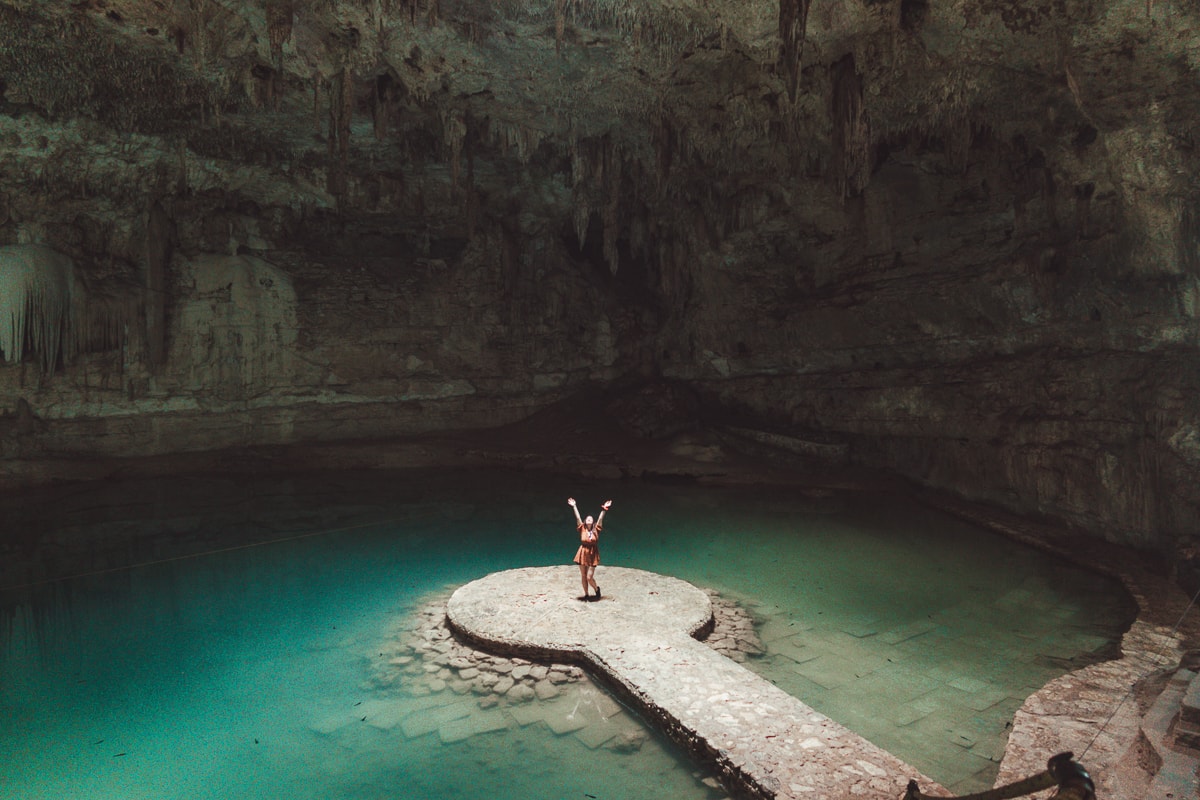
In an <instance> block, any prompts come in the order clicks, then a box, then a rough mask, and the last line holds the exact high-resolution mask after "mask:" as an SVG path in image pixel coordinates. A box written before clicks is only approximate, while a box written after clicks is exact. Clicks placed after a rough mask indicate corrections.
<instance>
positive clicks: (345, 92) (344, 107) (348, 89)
mask: <svg viewBox="0 0 1200 800" xmlns="http://www.w3.org/2000/svg"><path fill="white" fill-rule="evenodd" d="M339 90H340V96H339V98H338V99H339V100H341V109H340V111H339V114H340V116H339V118H338V156H339V158H340V159H341V161H342V167H343V169H344V168H345V166H346V161H347V159H348V158H349V155H350V124H351V122H352V121H353V118H354V77H353V75H352V74H351V72H350V67H349V65H347V66H344V67H342V82H341V86H340V87H339Z"/></svg>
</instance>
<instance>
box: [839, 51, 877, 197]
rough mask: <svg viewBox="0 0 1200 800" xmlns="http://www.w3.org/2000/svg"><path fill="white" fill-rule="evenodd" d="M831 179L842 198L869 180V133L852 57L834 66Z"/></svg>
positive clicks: (860, 79) (858, 189)
mask: <svg viewBox="0 0 1200 800" xmlns="http://www.w3.org/2000/svg"><path fill="white" fill-rule="evenodd" d="M832 72H833V96H832V97H831V98H830V117H831V118H832V121H833V164H832V168H833V173H834V174H833V177H834V183H835V185H836V186H837V188H838V191H839V193H840V194H841V196H842V197H844V198H845V197H850V196H851V195H855V194H858V193H859V192H860V191H862V189H863V187H865V186H866V184H867V179H868V178H869V177H870V171H871V162H870V145H871V142H870V131H869V128H868V125H867V115H866V112H865V110H864V109H863V87H862V77H861V76H860V75H859V74H858V69H857V67H856V66H855V64H854V56H853V55H846V56H844V57H842V58H841V59H840V60H839V61H837V62H836V63H835V64H834V65H833V67H832Z"/></svg>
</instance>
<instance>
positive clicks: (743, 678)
mask: <svg viewBox="0 0 1200 800" xmlns="http://www.w3.org/2000/svg"><path fill="white" fill-rule="evenodd" d="M601 580H602V588H603V590H604V598H603V599H602V600H600V601H598V602H582V601H579V600H577V599H574V598H573V595H572V592H573V591H577V589H578V587H577V582H578V571H577V570H576V569H575V568H574V567H571V566H558V567H529V568H523V569H515V570H508V571H505V572H498V573H494V574H492V575H488V576H487V577H485V578H481V579H480V580H477V581H474V582H472V583H469V584H467V585H466V586H463V587H461V588H459V589H458V590H457V591H455V592H454V594H453V595H452V596H451V597H450V600H449V602H448V603H447V606H446V609H447V612H446V613H447V621H448V623H449V626H450V628H451V630H453V631H454V632H455V633H456V634H457V635H458V636H459V637H461V638H463V639H464V640H466V641H468V642H470V643H472V644H474V645H475V646H477V647H480V648H486V649H488V650H490V651H492V652H495V653H500V654H504V655H507V656H510V657H514V656H515V657H517V658H521V659H540V660H550V661H555V662H563V661H565V662H570V663H574V664H580V665H584V666H585V667H586V668H587V669H588V670H590V671H591V672H593V673H594V674H595V675H596V677H597V678H598V679H600V680H602V681H604V682H605V683H606V684H608V685H609V686H610V687H612V688H613V689H614V690H615V691H616V693H617V695H618V696H619V697H621V698H622V699H623V700H625V701H626V702H627V703H629V704H630V705H632V706H633V707H634V708H636V709H637V710H638V711H639V712H640V713H641V714H642V715H643V716H644V717H645V718H646V719H649V720H651V721H652V722H654V723H656V724H657V725H658V726H659V727H660V728H661V729H662V730H663V731H664V732H665V733H666V734H667V735H668V736H670V737H671V738H672V739H674V740H675V741H676V742H678V743H679V744H681V745H682V746H684V747H685V748H687V749H688V750H689V751H690V752H692V753H693V755H694V756H696V757H697V758H698V759H700V760H701V761H702V762H703V763H706V764H710V765H711V766H712V767H713V768H714V769H715V770H716V772H717V775H718V776H719V779H720V781H721V783H722V784H723V785H724V786H725V787H726V788H727V789H728V790H729V791H731V792H733V793H734V794H737V795H739V796H746V797H755V798H802V797H803V798H812V797H820V798H824V799H827V800H837V798H851V797H864V796H875V797H897V796H900V795H901V794H903V791H904V788H905V785H906V784H907V782H908V781H909V780H910V779H916V780H917V781H918V782H919V783H920V784H921V786H922V787H923V789H924V790H925V791H926V792H937V791H940V787H938V786H937V784H936V783H934V782H933V781H932V780H930V779H929V778H928V777H926V776H924V775H922V774H920V773H919V772H918V771H917V770H916V769H915V768H913V767H911V766H909V765H908V764H905V763H904V762H902V761H900V760H899V759H897V758H896V757H895V756H893V755H891V754H890V753H887V752H886V751H884V750H882V749H880V748H878V747H876V746H875V745H873V744H871V743H870V742H868V741H866V740H865V739H863V738H861V737H859V736H857V735H856V734H854V733H852V732H850V731H849V730H847V729H846V728H844V727H842V726H841V725H839V724H837V723H835V722H833V721H832V720H831V719H829V718H828V717H826V716H824V715H823V714H820V713H818V712H816V711H815V710H813V709H812V708H810V707H808V706H807V705H805V704H804V703H802V702H801V701H799V700H798V699H796V698H794V697H792V696H791V695H788V694H786V693H785V692H783V691H782V690H780V689H779V688H777V687H776V686H774V685H773V684H771V683H768V682H767V681H765V680H763V679H762V678H760V677H759V676H757V675H755V674H754V673H752V672H750V671H749V670H747V669H746V668H745V667H743V666H741V664H739V663H737V662H736V661H735V660H734V659H732V658H729V657H726V655H724V654H723V653H722V652H720V651H718V650H716V649H714V648H712V647H708V646H706V645H704V644H702V643H701V642H699V641H697V640H696V638H694V637H696V636H701V637H703V636H706V635H708V634H709V633H710V632H711V631H712V630H713V628H714V620H713V610H712V602H711V599H710V597H709V595H708V594H706V593H705V592H703V591H701V590H700V589H697V588H696V587H694V586H692V585H691V584H688V583H686V582H684V581H681V580H678V579H675V578H670V577H666V576H663V575H657V574H654V573H650V572H644V571H642V570H634V569H626V568H620V567H606V568H605V569H604V571H603V576H602V578H601ZM731 638H732V640H733V641H737V636H736V634H735V635H734V636H733V637H730V636H729V635H728V633H726V634H725V635H724V636H723V639H724V641H726V642H728V641H730V639H731ZM743 657H744V653H743Z"/></svg>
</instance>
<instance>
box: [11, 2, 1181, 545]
mask: <svg viewBox="0 0 1200 800" xmlns="http://www.w3.org/2000/svg"><path fill="white" fill-rule="evenodd" d="M1198 25H1200V15H1198V12H1197V11H1196V10H1195V9H1193V8H1191V7H1190V6H1187V5H1186V4H1177V3H1176V4H1168V3H1149V4H1147V3H1144V2H1141V0H1136V1H1135V0H1071V1H1070V2H1067V3H1063V2H1060V1H1059V0H1054V1H1053V2H1052V1H1051V0H1032V1H1031V2H1022V3H1015V2H1008V0H986V1H985V2H977V1H976V2H966V1H965V0H946V1H945V2H926V0H851V1H850V2H837V3H809V2H807V1H805V2H796V1H795V0H749V1H748V2H741V1H739V2H703V3H701V2H670V3H667V2H660V0H640V1H639V2H631V1H627V0H578V2H569V3H563V2H556V0H545V2H534V3H525V2H484V1H483V0H457V2H453V1H451V0H405V2H400V1H399V0H350V1H349V2H339V3H332V2H324V0H287V1H286V2H284V1H283V0H272V1H271V2H268V3H265V4H264V3H261V2H249V1H248V0H247V1H245V2H241V3H238V2H219V3H218V2H212V1H211V0H195V1H194V2H188V3H165V4H164V3H159V2H151V1H150V0H104V2H88V3H79V2H74V1H73V0H71V1H69V0H45V2H39V3H32V2H20V1H18V0H4V1H3V2H0V245H18V244H40V245H44V246H45V247H48V248H52V249H53V250H54V251H55V252H57V253H59V254H62V255H63V256H64V257H67V258H69V259H71V263H72V264H73V272H72V275H73V276H74V277H73V280H75V283H74V284H73V286H74V287H75V288H76V289H77V291H75V292H74V294H72V303H75V302H78V303H79V304H80V305H78V306H73V310H72V312H71V313H69V314H68V313H65V312H63V314H64V316H61V317H60V318H58V319H55V318H52V316H51V315H52V314H53V313H54V312H55V305H54V303H47V302H40V301H39V302H35V303H33V304H32V305H22V304H21V302H20V300H19V299H18V298H17V297H16V294H15V293H16V292H17V291H25V290H22V289H18V288H13V287H16V286H17V284H18V283H19V281H17V280H16V278H15V273H14V272H13V270H14V269H16V268H15V267H14V266H13V264H14V262H13V261H12V260H11V259H7V260H0V287H4V291H5V295H4V296H3V297H0V315H7V316H0V324H4V325H9V324H10V322H12V321H13V320H15V319H18V318H19V319H20V320H22V322H21V323H20V324H21V325H22V326H23V327H22V328H21V331H22V332H21V333H19V334H17V333H12V331H13V330H15V328H14V327H12V326H11V325H10V327H9V328H6V329H4V330H5V331H6V333H5V335H4V337H2V338H0V342H3V344H0V348H3V349H4V352H3V361H2V363H0V414H3V416H0V458H2V459H3V460H2V461H0V464H3V469H2V474H3V475H4V476H5V477H4V480H5V482H6V483H9V484H11V483H20V482H24V481H26V480H30V479H33V478H36V477H38V476H39V475H42V474H43V473H41V472H39V469H40V467H38V466H36V465H37V464H39V463H42V462H43V461H44V460H45V459H46V458H49V457H51V456H55V457H62V456H64V455H66V456H124V455H152V454H165V453H179V452H189V451H199V450H212V449H215V448H220V447H227V446H231V445H236V444H244V443H249V444H269V443H295V442H314V441H333V440H342V439H353V438H356V437H375V438H378V437H383V436H389V435H402V434H411V433H416V432H422V431H463V430H467V429H472V428H478V427H484V426H492V425H497V424H501V423H505V422H509V421H514V420H519V419H522V418H524V417H526V416H528V415H530V414H531V413H533V412H535V411H537V410H538V409H542V408H545V407H547V406H549V405H551V404H553V403H555V402H557V401H560V400H563V399H565V398H570V397H572V396H575V395H577V394H579V393H580V392H589V393H592V394H594V393H595V388H596V387H604V388H607V389H611V390H612V391H613V393H614V394H616V395H621V393H622V392H625V394H624V395H623V396H619V397H618V401H619V402H621V403H623V404H624V405H623V406H622V407H623V408H624V409H625V410H626V412H627V414H626V416H627V417H628V418H651V417H654V416H655V413H653V409H642V412H641V413H639V412H638V411H637V404H638V403H639V402H642V401H645V400H646V398H655V397H659V398H661V397H662V396H663V393H662V392H657V393H656V392H655V391H648V390H645V389H644V387H646V386H654V385H655V384H657V383H659V382H662V381H667V382H670V383H671V386H672V392H673V394H672V396H674V397H676V398H680V397H683V398H686V401H681V402H679V403H678V404H677V405H675V406H674V407H673V409H672V412H671V413H669V414H665V415H662V414H660V415H659V422H660V423H661V424H660V425H659V426H658V429H657V431H651V432H652V433H654V432H658V433H662V434H663V435H664V436H665V435H667V434H669V433H670V432H672V431H678V430H686V429H689V428H690V429H696V428H699V427H702V426H703V425H718V426H719V425H728V426H736V427H739V428H742V429H752V430H757V431H760V432H762V433H763V434H764V435H765V434H770V435H771V436H784V437H792V438H794V439H796V440H805V441H811V442H816V443H821V444H827V445H830V446H831V447H832V448H834V449H836V450H837V452H839V453H844V454H846V458H847V459H848V460H849V461H851V462H852V463H855V464H859V465H863V466H868V467H873V468H880V469H883V470H887V471H891V472H894V473H896V474H899V475H901V476H904V477H907V478H910V479H912V480H914V481H916V482H918V483H921V484H926V485H930V486H934V487H938V488H942V489H946V490H949V491H951V492H955V493H960V494H962V495H964V496H966V497H969V498H974V499H982V500H987V501H990V502H993V503H998V504H1000V505H1002V506H1004V507H1007V508H1010V509H1014V510H1017V511H1021V512H1026V513H1042V514H1047V515H1050V516H1052V517H1055V518H1058V519H1061V520H1065V521H1068V522H1071V523H1075V524H1079V525H1081V526H1084V527H1086V528H1088V529H1089V530H1092V531H1094V532H1096V533H1099V534H1101V535H1104V536H1107V537H1109V538H1112V539H1115V540H1119V541H1124V542H1129V543H1134V544H1138V545H1145V546H1149V547H1152V548H1156V549H1161V550H1166V551H1170V550H1173V549H1174V548H1176V547H1177V546H1182V545H1184V544H1186V542H1185V537H1186V536H1187V535H1189V534H1190V532H1191V531H1193V530H1194V529H1195V528H1196V523H1197V522H1198V521H1200V520H1198V519H1197V516H1198V514H1197V501H1198V499H1200V491H1198V490H1197V489H1196V486H1198V485H1200V481H1197V477H1198V476H1197V469H1198V466H1200V427H1198V420H1197V405H1196V402H1195V399H1194V398H1195V397H1196V396H1197V389H1200V377H1198V374H1197V364H1198V363H1200V359H1198V358H1197V355H1198V354H1197V352H1196V351H1197V342H1198V340H1200V337H1198V330H1197V321H1196V316H1197V314H1198V313H1200V283H1198V274H1200V251H1198V247H1197V231H1198V227H1200V226H1198V225H1197V222H1196V220H1197V218H1198V214H1197V196H1198V195H1197V187H1196V185H1195V181H1194V179H1193V178H1192V176H1193V175H1195V174H1200V169H1197V164H1196V163H1195V159H1196V158H1197V156H1196V151H1195V147H1194V145H1195V142H1194V141H1193V133H1192V131H1193V130H1194V129H1195V128H1196V115H1197V113H1200V112H1198V111H1197V109H1198V108H1200V104H1198V103H1197V100H1198V99H1200V97H1198V90H1197V88H1196V87H1197V85H1198V84H1197V81H1196V80H1195V77H1196V76H1195V75H1194V72H1195V69H1196V63H1195V52H1196V48H1197V44H1198V42H1200V27H1198ZM65 274H66V273H64V275H65ZM50 278H51V276H49V275H48V274H42V275H40V276H38V277H37V278H36V280H37V281H41V284H40V285H49V283H50V282H51V281H50ZM64 280H65V278H64ZM21 285H22V286H24V285H26V284H21ZM64 285H65V284H64ZM64 308H65V306H64ZM14 324H15V323H14ZM68 324H72V325H75V327H74V328H72V329H70V330H68V328H67V327H66V326H67V325H68ZM14 336H19V337H21V338H20V339H19V340H18V339H14V338H13V337H14ZM10 351H11V352H10ZM668 394H670V393H668ZM683 414H686V415H687V416H686V418H681V416H680V415H683ZM760 438H762V437H760Z"/></svg>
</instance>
